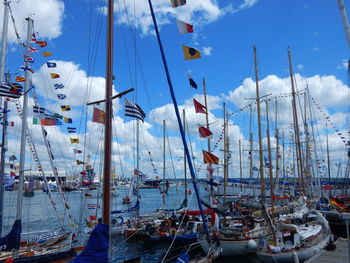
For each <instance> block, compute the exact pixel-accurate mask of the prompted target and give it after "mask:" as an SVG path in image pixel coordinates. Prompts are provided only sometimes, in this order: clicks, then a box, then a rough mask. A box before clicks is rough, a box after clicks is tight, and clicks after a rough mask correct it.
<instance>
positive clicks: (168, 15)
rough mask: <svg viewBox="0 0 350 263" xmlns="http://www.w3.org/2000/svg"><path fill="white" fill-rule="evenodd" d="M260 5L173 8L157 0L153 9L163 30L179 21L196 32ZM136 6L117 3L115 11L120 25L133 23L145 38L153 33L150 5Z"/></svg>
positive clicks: (210, 1)
mask: <svg viewBox="0 0 350 263" xmlns="http://www.w3.org/2000/svg"><path fill="white" fill-rule="evenodd" d="M257 1H258V0H244V1H241V3H240V4H239V5H238V7H236V8H235V7H233V6H232V5H228V6H224V7H220V6H219V1H217V0H202V1H190V2H187V3H186V5H185V6H180V7H177V8H172V7H171V4H170V1H169V0H157V1H154V2H153V9H154V12H155V14H156V17H157V23H158V25H159V26H160V27H161V26H162V25H165V24H170V23H173V19H174V18H177V19H179V20H182V21H186V22H187V23H192V24H194V25H196V28H200V27H202V26H204V25H206V24H209V23H212V22H214V21H216V20H217V19H219V18H220V17H222V16H224V15H226V14H229V13H235V12H238V11H240V10H243V9H246V8H249V7H252V6H253V5H254V4H255V3H257ZM134 3H135V1H133V0H126V1H116V3H115V11H116V12H117V13H118V16H117V19H118V22H119V23H121V24H125V25H128V24H129V23H130V25H132V26H135V27H136V28H139V29H140V30H141V32H142V34H143V35H148V34H150V33H152V31H151V29H152V27H153V22H152V18H151V14H150V10H149V6H148V2H147V1H137V2H136V3H137V4H136V6H134ZM124 4H125V5H124ZM99 11H102V12H104V13H106V8H105V7H102V8H100V9H99ZM131 14H134V15H131Z"/></svg>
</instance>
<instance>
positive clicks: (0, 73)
mask: <svg viewBox="0 0 350 263" xmlns="http://www.w3.org/2000/svg"><path fill="white" fill-rule="evenodd" d="M9 9H10V2H9V1H7V0H4V19H3V26H2V34H1V53H0V82H2V81H4V74H5V59H6V50H7V32H8V21H9ZM0 104H1V105H2V97H1V98H0Z"/></svg>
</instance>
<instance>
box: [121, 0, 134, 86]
mask: <svg viewBox="0 0 350 263" xmlns="http://www.w3.org/2000/svg"><path fill="white" fill-rule="evenodd" d="M117 6H118V10H119V13H120V17H122V15H123V13H122V10H121V7H120V5H118V4H117ZM124 9H125V12H126V18H127V21H128V25H129V30H130V34H131V35H132V34H133V32H132V30H131V23H130V18H129V13H128V11H127V8H126V3H125V1H124ZM122 34H124V33H122ZM122 39H123V44H124V50H125V55H126V61H127V63H128V71H129V77H130V82H131V87H132V88H135V87H136V83H135V84H134V80H133V74H132V70H131V64H130V61H131V59H130V55H129V49H128V45H127V43H126V37H122ZM134 42H136V41H134ZM135 71H136V70H135ZM135 81H136V80H135ZM135 90H136V89H135Z"/></svg>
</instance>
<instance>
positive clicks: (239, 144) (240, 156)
mask: <svg viewBox="0 0 350 263" xmlns="http://www.w3.org/2000/svg"><path fill="white" fill-rule="evenodd" d="M238 147H239V148H238V150H239V178H240V181H241V192H242V149H241V140H239V141H238Z"/></svg>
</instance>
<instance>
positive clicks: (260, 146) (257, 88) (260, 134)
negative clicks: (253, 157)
mask: <svg viewBox="0 0 350 263" xmlns="http://www.w3.org/2000/svg"><path fill="white" fill-rule="evenodd" d="M254 65H255V88H256V108H257V113H258V132H259V159H260V165H259V173H260V180H261V197H262V199H263V200H264V201H265V179H264V164H263V148H262V132H261V119H260V94H259V76H258V63H257V57H256V47H255V46H254Z"/></svg>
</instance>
